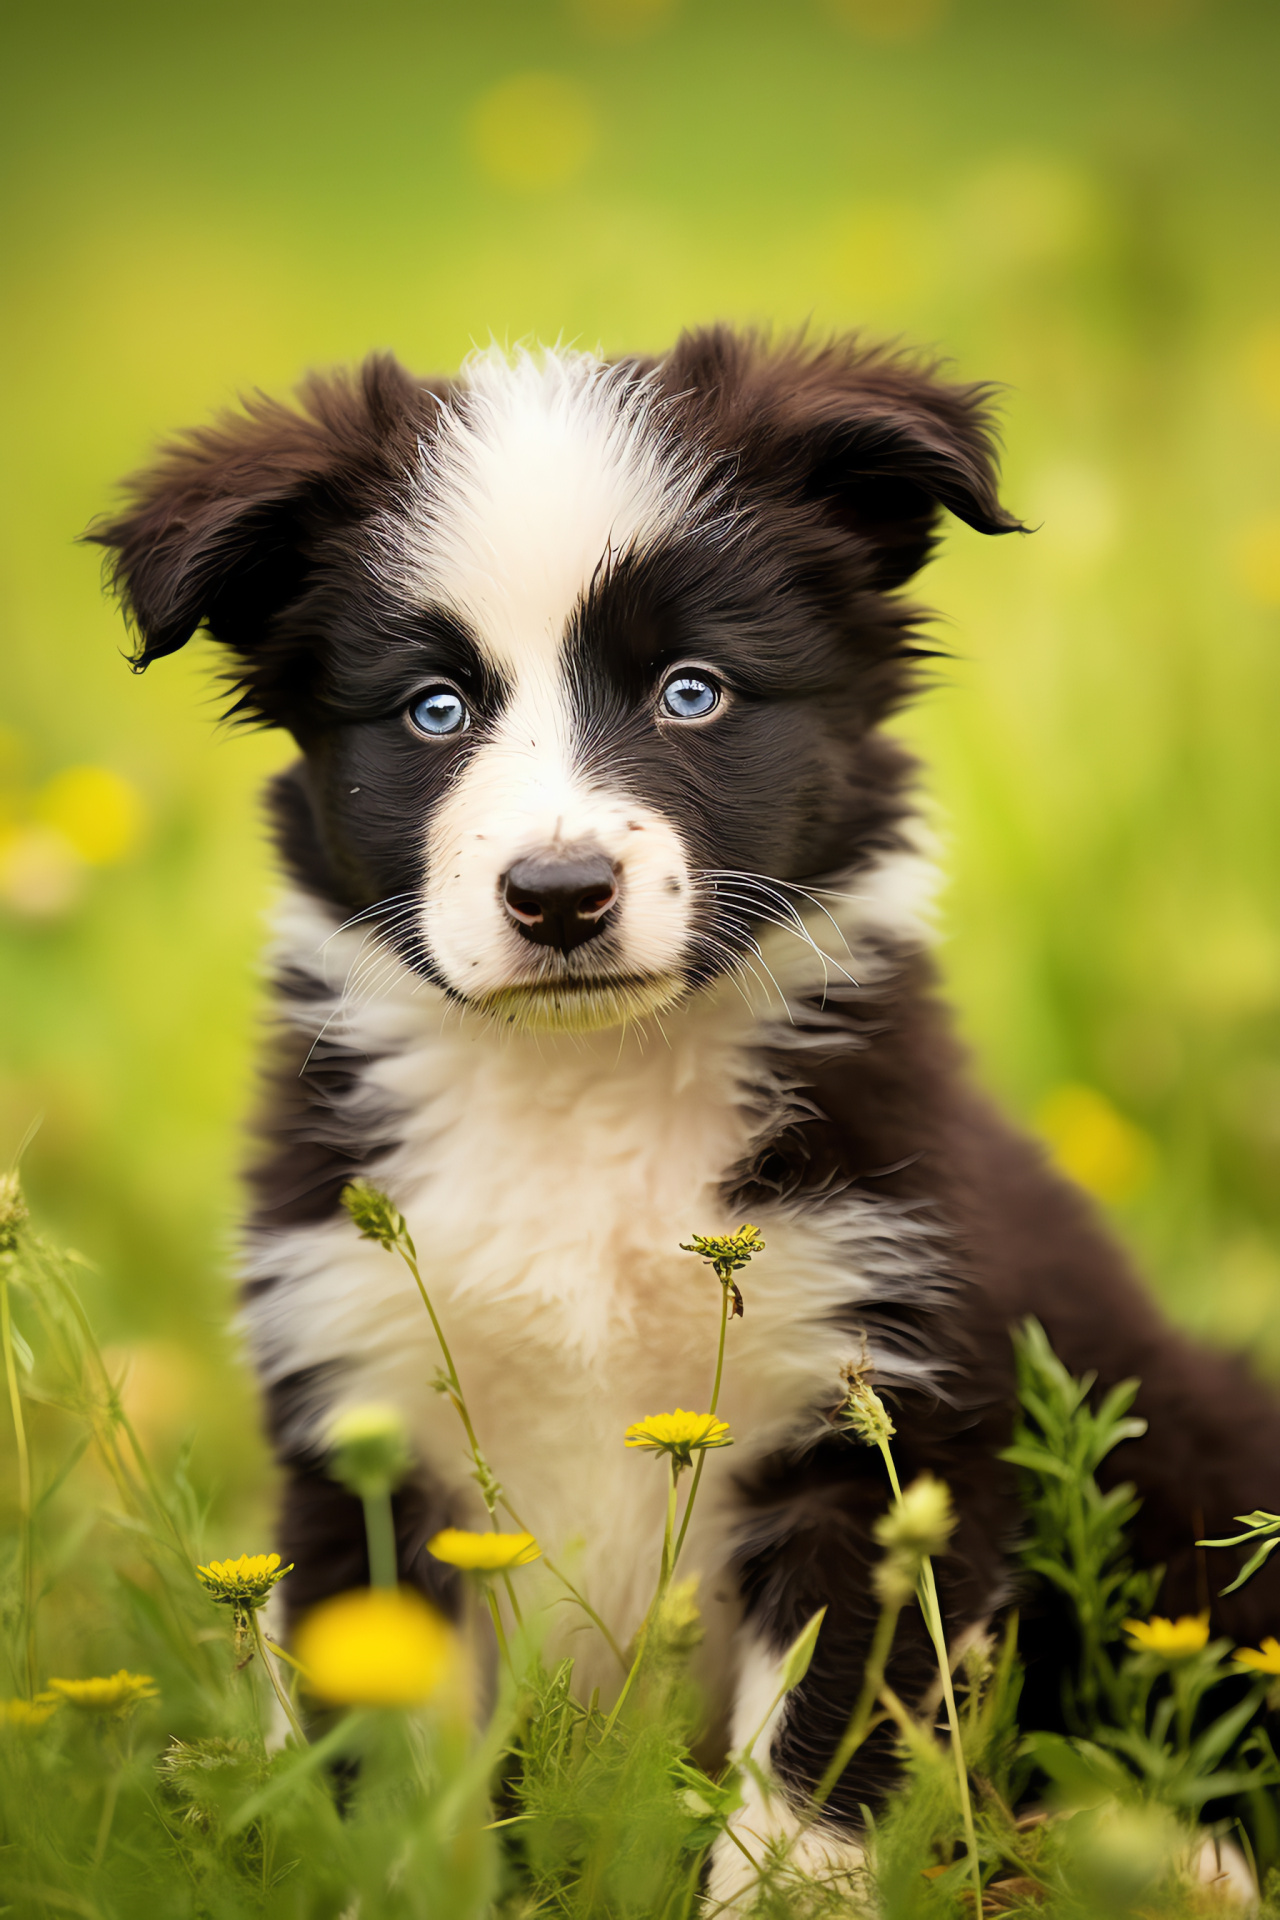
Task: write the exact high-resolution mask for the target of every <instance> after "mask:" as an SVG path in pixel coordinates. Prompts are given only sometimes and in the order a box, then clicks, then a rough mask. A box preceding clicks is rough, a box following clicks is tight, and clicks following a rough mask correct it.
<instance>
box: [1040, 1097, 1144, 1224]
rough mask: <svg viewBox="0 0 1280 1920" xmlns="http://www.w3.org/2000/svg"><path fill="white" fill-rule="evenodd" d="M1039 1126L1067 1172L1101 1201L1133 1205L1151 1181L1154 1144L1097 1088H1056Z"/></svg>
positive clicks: (1043, 1106) (1042, 1110) (1042, 1108)
mask: <svg viewBox="0 0 1280 1920" xmlns="http://www.w3.org/2000/svg"><path fill="white" fill-rule="evenodd" d="M1036 1125H1037V1127H1038V1128H1039V1130H1040V1132H1041V1134H1042V1135H1043V1136H1044V1138H1045V1139H1046V1140H1047V1141H1048V1143H1049V1146H1050V1149H1051V1150H1052V1153H1053V1158H1054V1161H1055V1162H1056V1164H1057V1165H1058V1166H1059V1167H1060V1168H1061V1170H1062V1172H1063V1173H1065V1174H1067V1175H1069V1177H1070V1178H1071V1179H1072V1180H1076V1181H1078V1182H1079V1184H1080V1185H1081V1186H1082V1187H1084V1188H1085V1189H1086V1190H1087V1191H1088V1192H1089V1193H1092V1194H1095V1195H1096V1196H1097V1198H1098V1199H1099V1200H1110V1201H1120V1200H1128V1199H1131V1198H1132V1196H1133V1195H1134V1194H1135V1193H1138V1192H1139V1191H1140V1190H1141V1189H1142V1188H1143V1187H1144V1186H1145V1185H1146V1183H1147V1181H1148V1179H1149V1178H1150V1176H1151V1171H1152V1167H1153V1164H1154V1160H1155V1149H1154V1147H1153V1145H1152V1143H1151V1141H1150V1139H1149V1138H1148V1136H1147V1135H1146V1134H1145V1133H1144V1132H1143V1131H1142V1129H1141V1127H1135V1126H1134V1124H1133V1122H1132V1120H1126V1119H1125V1117H1124V1115H1123V1114H1122V1113H1118V1112H1117V1111H1116V1109H1115V1107H1113V1106H1112V1104H1111V1102H1110V1101H1109V1100H1108V1099H1107V1097H1106V1095H1105V1094H1102V1093H1099V1092H1098V1091H1097V1089H1096V1088H1095V1087H1084V1086H1079V1085H1075V1084H1069V1085H1067V1086H1062V1087H1057V1088H1055V1089H1054V1091H1053V1092H1052V1093H1051V1094H1050V1095H1049V1096H1048V1098H1047V1099H1046V1100H1044V1101H1042V1102H1041V1105H1040V1109H1039V1111H1038V1113H1037V1114H1036Z"/></svg>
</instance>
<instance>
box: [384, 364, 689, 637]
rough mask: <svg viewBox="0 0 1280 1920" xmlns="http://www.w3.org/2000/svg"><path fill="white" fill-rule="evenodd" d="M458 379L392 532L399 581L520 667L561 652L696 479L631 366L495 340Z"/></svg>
mask: <svg viewBox="0 0 1280 1920" xmlns="http://www.w3.org/2000/svg"><path fill="white" fill-rule="evenodd" d="M464 376H465V382H466V384H465V387H464V390H463V391H462V392H461V393H460V394H459V395H458V396H457V397H456V398H455V399H454V400H453V401H452V402H451V403H450V404H448V405H447V406H445V407H444V408H443V409H442V411H441V414H440V417H439V425H438V430H437V433H436V435H435V437H434V439H433V440H432V441H431V443H430V444H429V445H428V444H425V443H424V444H423V446H422V448H421V453H420V469H419V472H418V473H417V474H416V475H415V476H414V477H413V482H412V486H411V493H410V498H409V501H408V503H407V505H408V517H407V519H406V520H405V521H404V522H402V523H400V524H398V525H396V526H395V527H394V528H393V529H388V533H389V535H390V543H391V544H394V546H395V547H396V548H397V549H398V553H397V555H396V559H397V562H398V564H397V567H396V571H397V573H398V575H399V578H400V582H401V585H402V587H403V588H404V589H407V590H408V592H409V593H410V594H411V595H412V597H413V598H414V599H415V600H416V601H418V602H419V603H421V604H423V605H428V604H429V605H434V606H442V607H446V608H448V609H449V610H450V611H451V612H453V613H455V614H457V615H458V616H459V617H460V618H461V619H462V620H463V621H464V622H465V623H466V625H467V626H468V627H469V628H470V630H471V632H472V633H473V635H474V636H475V638H476V640H477V641H478V642H479V643H480V645H481V646H482V648H483V649H484V650H485V652H486V653H488V654H489V655H490V656H491V658H492V659H493V660H494V661H495V663H496V664H498V665H499V666H502V667H505V668H507V669H508V670H510V671H515V672H517V673H518V672H519V669H520V668H521V667H522V666H525V665H535V664H543V665H544V666H545V665H549V664H550V663H551V661H552V660H554V658H555V656H556V654H557V652H558V650H559V647H560V644H561V642H562V640H563V637H564V634H565V630H566V627H567V624H568V621H569V618H570V616H571V615H572V613H573V610H574V608H575V607H576V606H577V605H578V603H579V601H580V600H581V598H582V596H583V594H584V593H585V592H586V591H587V589H588V588H589V587H590V585H591V582H592V579H593V578H594V577H595V575H596V574H597V572H598V571H599V569H600V566H601V563H602V562H604V563H606V564H607V563H608V561H609V558H610V556H613V557H616V556H618V555H619V554H621V553H624V552H626V551H627V550H628V549H632V548H637V547H644V546H646V545H648V544H650V543H652V542H653V541H655V540H657V539H659V538H660V537H662V536H663V535H664V534H667V533H670V532H672V531H674V530H675V528H676V527H677V526H678V525H679V524H680V522H681V520H682V518H687V515H688V513H689V510H690V507H691V504H692V501H693V498H694V495H695V492H696V486H697V480H698V474H697V471H696V468H695V466H694V463H693V460H692V458H691V456H690V454H689V452H688V451H687V449H682V448H678V447H677V446H676V445H675V443H674V442H673V440H672V438H671V435H670V434H669V432H667V431H666V430H665V429H664V425H663V422H662V419H661V415H660V402H659V398H658V396H657V395H656V394H655V392H654V390H653V386H652V383H651V381H650V380H648V379H647V378H644V377H642V376H640V375H637V373H636V372H635V370H634V369H632V368H625V367H610V366H608V365H606V363H605V362H604V361H602V360H599V359H597V358H595V357H594V356H593V355H591V354H585V353H568V352H564V351H561V350H551V349H545V350H543V351H540V352H539V353H537V354H532V353H529V352H527V351H525V350H523V349H521V350H519V351H518V352H517V353H516V354H515V356H514V358H508V357H507V355H506V354H504V353H503V352H501V351H500V350H499V349H497V348H492V349H490V350H489V351H488V352H485V353H481V354H477V355H475V356H473V358H472V359H471V360H470V361H469V362H468V363H467V366H466V368H465V369H464Z"/></svg>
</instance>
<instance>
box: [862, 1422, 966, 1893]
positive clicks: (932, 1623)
mask: <svg viewBox="0 0 1280 1920" xmlns="http://www.w3.org/2000/svg"><path fill="white" fill-rule="evenodd" d="M876 1445H877V1446H878V1447H879V1449H880V1456H881V1458H882V1459H883V1461H884V1464H885V1470H886V1472H887V1473H888V1475H889V1485H890V1486H891V1487H892V1489H893V1497H894V1499H895V1500H901V1498H902V1486H901V1483H900V1481H899V1479H898V1469H897V1466H896V1464H895V1462H894V1458H893V1452H892V1449H891V1448H890V1446H889V1442H888V1441H887V1440H885V1439H878V1440H877V1442H876ZM916 1597H917V1599H918V1600H919V1602H920V1611H921V1613H922V1614H923V1615H924V1623H925V1627H926V1628H927V1630H928V1634H929V1638H930V1640H931V1641H932V1642H933V1651H934V1657H935V1659H936V1660H937V1663H938V1677H939V1679H940V1680H941V1682H942V1698H943V1700H944V1702H945V1703H946V1709H947V1728H948V1730H949V1732H950V1735H951V1755H952V1760H953V1763H954V1765H955V1770H956V1788H957V1791H958V1793H959V1795H960V1818H961V1821H962V1822H963V1825H964V1842H965V1846H966V1847H967V1848H968V1851H969V1863H970V1866H971V1868H972V1872H973V1901H974V1908H973V1910H974V1916H975V1920H982V1862H981V1861H980V1859H979V1858H978V1835H977V1830H976V1829H975V1827H974V1824H973V1801H972V1799H971V1797H970V1794H969V1769H968V1767H967V1766H966V1765H965V1759H964V1743H963V1741H962V1740H961V1737H960V1716H959V1714H958V1713H957V1711H956V1695H955V1688H954V1687H953V1686H952V1684H951V1656H950V1653H949V1652H948V1649H947V1635H946V1629H945V1628H944V1626H943V1624H942V1608H941V1606H940V1605H939V1603H938V1583H937V1581H936V1579H935V1578H934V1573H933V1562H932V1560H931V1559H930V1558H929V1556H928V1554H926V1555H925V1558H924V1564H923V1566H922V1567H921V1569H920V1581H919V1585H918V1587H917V1590H916Z"/></svg>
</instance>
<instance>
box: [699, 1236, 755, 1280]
mask: <svg viewBox="0 0 1280 1920" xmlns="http://www.w3.org/2000/svg"><path fill="white" fill-rule="evenodd" d="M680 1250H681V1252H682V1253H700V1254H701V1255H702V1257H703V1259H704V1260H709V1261H710V1262H711V1265H712V1266H713V1267H714V1268H715V1270H716V1273H717V1274H718V1275H719V1277H720V1279H721V1280H727V1279H728V1278H729V1276H730V1274H732V1273H736V1272H737V1271H738V1269H739V1268H740V1267H745V1266H747V1265H748V1264H749V1263H750V1262H751V1260H752V1259H753V1258H754V1257H755V1255H756V1254H757V1253H763V1252H764V1241H763V1240H762V1239H761V1238H760V1229H759V1228H758V1227H753V1226H752V1225H751V1224H750V1222H748V1223H747V1224H746V1225H745V1226H741V1227H739V1228H738V1229H737V1231H736V1232H734V1233H695V1234H694V1236H693V1239H692V1240H688V1241H685V1240H682V1241H681V1242H680Z"/></svg>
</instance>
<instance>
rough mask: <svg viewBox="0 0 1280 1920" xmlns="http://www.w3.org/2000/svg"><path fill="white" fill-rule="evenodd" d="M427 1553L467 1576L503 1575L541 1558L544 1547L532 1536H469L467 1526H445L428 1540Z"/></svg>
mask: <svg viewBox="0 0 1280 1920" xmlns="http://www.w3.org/2000/svg"><path fill="white" fill-rule="evenodd" d="M427 1552H428V1553H429V1554H432V1555H433V1556H434V1558H435V1559H437V1560H443V1561H444V1562H445V1563H446V1565H448V1566H451V1567H461V1568H462V1569H463V1570H464V1572H466V1573H502V1572H505V1571H506V1569H507V1568H508V1567H523V1566H526V1565H527V1564H528V1562H529V1561H530V1560H536V1559H538V1557H539V1556H540V1554H541V1552H542V1548H541V1547H540V1546H539V1545H538V1543H537V1541H536V1540H535V1539H534V1537H533V1535H532V1534H531V1533H469V1532H468V1531H467V1530H466V1528H464V1527H445V1528H444V1530H443V1532H441V1533H437V1534H436V1535H435V1537H434V1539H431V1540H428V1542H427Z"/></svg>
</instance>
